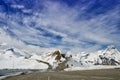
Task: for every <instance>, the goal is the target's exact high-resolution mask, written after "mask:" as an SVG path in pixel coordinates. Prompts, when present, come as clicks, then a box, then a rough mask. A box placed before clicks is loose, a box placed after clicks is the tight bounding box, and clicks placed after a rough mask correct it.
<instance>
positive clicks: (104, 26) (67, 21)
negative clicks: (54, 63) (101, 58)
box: [0, 1, 120, 51]
mask: <svg viewBox="0 0 120 80" xmlns="http://www.w3.org/2000/svg"><path fill="white" fill-rule="evenodd" d="M44 6H45V8H44V9H43V10H42V11H41V12H34V14H35V15H33V16H29V17H27V16H23V17H22V18H20V20H21V21H22V22H23V24H24V25H21V24H18V21H19V20H18V19H15V20H13V21H11V20H9V26H11V27H8V29H10V30H11V31H12V32H13V33H15V34H16V36H17V37H18V38H19V39H20V40H21V41H26V42H28V43H32V44H39V45H45V46H46V47H51V44H50V43H51V42H55V43H61V45H56V48H60V49H62V48H70V49H71V50H77V51H84V50H86V51H93V50H97V49H100V48H101V47H102V45H108V44H116V45H119V44H120V42H119V41H120V38H119V37H118V36H119V35H120V33H118V34H113V33H116V32H119V30H118V29H117V27H116V26H117V25H116V22H117V21H118V20H119V16H120V14H119V13H120V12H119V8H115V9H111V10H110V11H108V12H107V13H104V14H100V15H98V16H93V17H92V18H91V19H83V18H82V19H80V18H79V19H78V17H79V16H82V15H84V14H86V13H85V9H86V8H88V7H89V6H91V3H90V4H88V5H84V6H83V7H80V8H78V7H76V6H75V7H73V8H71V7H68V6H66V5H65V4H60V3H57V2H50V1H48V2H45V3H44ZM0 17H1V16H0ZM13 17H16V16H13ZM17 17H18V16H17ZM33 22H34V23H35V25H34V26H31V23H33ZM36 28H42V29H44V30H46V31H47V32H50V33H52V34H55V35H60V36H61V37H62V40H61V41H57V40H56V39H54V38H52V37H51V38H50V37H46V36H44V35H43V34H44V32H42V31H39V30H37V29H36ZM92 42H93V43H95V44H92Z"/></svg>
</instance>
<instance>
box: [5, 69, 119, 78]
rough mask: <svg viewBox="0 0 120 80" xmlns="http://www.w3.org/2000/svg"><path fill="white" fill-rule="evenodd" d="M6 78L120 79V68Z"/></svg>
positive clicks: (44, 73) (32, 74)
mask: <svg viewBox="0 0 120 80" xmlns="http://www.w3.org/2000/svg"><path fill="white" fill-rule="evenodd" d="M4 80H120V69H103V70H83V71H68V72H65V71H61V72H43V73H31V74H23V75H18V76H13V77H8V78H6V79H4Z"/></svg>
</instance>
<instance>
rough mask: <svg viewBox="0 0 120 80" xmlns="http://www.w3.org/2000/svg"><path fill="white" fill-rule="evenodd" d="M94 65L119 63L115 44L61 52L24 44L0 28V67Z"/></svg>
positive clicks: (27, 67) (29, 67)
mask: <svg viewBox="0 0 120 80" xmlns="http://www.w3.org/2000/svg"><path fill="white" fill-rule="evenodd" d="M95 65H120V52H119V50H118V49H117V48H115V46H108V47H107V48H106V49H105V50H99V51H97V52H93V53H86V52H81V53H79V54H74V53H72V52H67V53H66V54H63V53H62V52H61V51H60V50H57V49H53V48H47V49H46V48H41V47H37V46H31V45H26V44H24V43H23V42H22V41H19V40H17V39H15V38H12V37H11V36H9V35H8V34H7V33H6V32H5V31H4V30H3V29H0V69H6V68H7V69H48V68H49V69H58V70H62V69H65V68H70V67H86V66H88V67H89V66H95Z"/></svg>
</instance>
